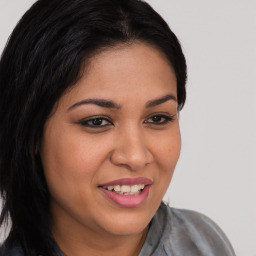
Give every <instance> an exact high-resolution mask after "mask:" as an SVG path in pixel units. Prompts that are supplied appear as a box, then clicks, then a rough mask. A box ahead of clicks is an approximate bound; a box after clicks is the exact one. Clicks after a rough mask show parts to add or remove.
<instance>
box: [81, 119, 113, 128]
mask: <svg viewBox="0 0 256 256" xmlns="http://www.w3.org/2000/svg"><path fill="white" fill-rule="evenodd" d="M79 123H80V124H81V125H82V126H87V127H91V128H101V127H106V126H109V125H112V123H111V122H110V121H109V120H108V119H106V118H103V117H96V118H90V119H87V120H82V121H80V122H79Z"/></svg>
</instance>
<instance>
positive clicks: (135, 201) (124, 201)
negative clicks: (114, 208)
mask: <svg viewBox="0 0 256 256" xmlns="http://www.w3.org/2000/svg"><path fill="white" fill-rule="evenodd" d="M137 184H144V185H146V186H145V187H144V189H143V190H142V192H141V193H140V194H138V195H120V194H118V193H115V192H113V191H109V190H106V189H104V188H103V187H107V186H115V185H129V186H132V185H137ZM152 184H153V182H152V180H150V179H148V178H144V177H139V178H125V179H119V180H114V181H111V182H108V183H105V184H102V185H100V186H99V187H98V188H99V189H100V191H101V192H103V195H105V196H106V197H107V198H108V199H110V200H111V201H112V202H114V203H115V204H117V205H119V206H121V207H137V206H139V205H141V204H142V203H143V202H144V201H145V200H146V198H147V197H148V194H149V190H150V188H151V185H152Z"/></svg>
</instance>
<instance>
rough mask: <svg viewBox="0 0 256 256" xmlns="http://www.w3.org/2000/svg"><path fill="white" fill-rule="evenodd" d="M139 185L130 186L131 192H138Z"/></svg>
mask: <svg viewBox="0 0 256 256" xmlns="http://www.w3.org/2000/svg"><path fill="white" fill-rule="evenodd" d="M139 187H140V185H133V186H131V192H138V191H139V190H140V188H139Z"/></svg>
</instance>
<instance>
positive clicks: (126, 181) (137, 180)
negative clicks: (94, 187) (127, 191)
mask: <svg viewBox="0 0 256 256" xmlns="http://www.w3.org/2000/svg"><path fill="white" fill-rule="evenodd" d="M152 183H153V181H152V180H151V179H149V178H145V177H138V178H123V179H118V180H113V181H110V182H107V183H104V184H101V185H99V187H108V186H115V185H128V186H132V185H138V184H144V185H151V184H152Z"/></svg>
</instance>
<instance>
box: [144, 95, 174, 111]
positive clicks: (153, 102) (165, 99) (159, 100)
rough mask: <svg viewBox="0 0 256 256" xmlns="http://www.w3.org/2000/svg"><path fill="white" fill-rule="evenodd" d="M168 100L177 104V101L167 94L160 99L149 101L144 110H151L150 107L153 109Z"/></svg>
mask: <svg viewBox="0 0 256 256" xmlns="http://www.w3.org/2000/svg"><path fill="white" fill-rule="evenodd" d="M168 100H173V101H175V102H177V99H176V97H175V96H174V95H172V94H167V95H165V96H163V97H161V98H158V99H155V100H150V101H148V102H147V104H146V108H151V107H155V106H157V105H160V104H162V103H164V102H166V101H168Z"/></svg>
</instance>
